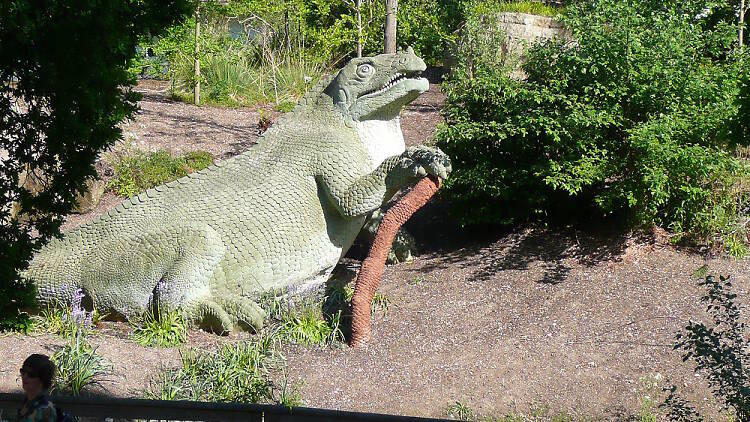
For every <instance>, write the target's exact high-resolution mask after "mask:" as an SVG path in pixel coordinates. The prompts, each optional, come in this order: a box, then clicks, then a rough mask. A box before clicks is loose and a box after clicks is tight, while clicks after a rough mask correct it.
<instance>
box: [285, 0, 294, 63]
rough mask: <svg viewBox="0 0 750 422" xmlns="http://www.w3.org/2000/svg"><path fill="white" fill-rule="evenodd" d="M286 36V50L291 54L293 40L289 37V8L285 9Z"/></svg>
mask: <svg viewBox="0 0 750 422" xmlns="http://www.w3.org/2000/svg"><path fill="white" fill-rule="evenodd" d="M284 38H285V41H286V52H287V53H289V54H291V52H292V41H291V40H290V39H289V8H288V7H287V8H286V10H284Z"/></svg>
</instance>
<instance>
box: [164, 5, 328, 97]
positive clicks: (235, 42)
mask: <svg viewBox="0 0 750 422" xmlns="http://www.w3.org/2000/svg"><path fill="white" fill-rule="evenodd" d="M194 24H195V22H194V21H192V22H187V23H185V24H184V25H182V26H180V27H175V28H173V29H172V30H171V31H170V33H169V35H168V36H167V37H165V38H163V39H162V40H160V41H159V43H158V44H157V50H159V51H161V52H162V53H163V54H164V55H165V57H166V59H167V60H168V61H169V71H168V75H166V76H167V77H168V78H169V79H170V80H171V81H172V91H173V94H174V96H175V97H176V98H177V99H181V100H185V101H193V86H194V85H195V83H196V79H195V72H194V53H193V50H194V46H195V40H194V37H193V36H192V35H191V31H190V28H191V26H192V25H194ZM247 25H248V26H247V27H246V31H243V33H242V34H239V35H236V36H234V37H233V36H232V33H231V32H230V30H229V27H228V20H227V18H226V17H223V16H222V15H219V14H215V13H213V14H209V17H207V18H206V19H205V20H204V22H202V25H201V28H202V29H201V30H202V33H201V37H200V38H199V40H198V42H199V48H200V51H201V55H200V58H199V60H200V66H201V75H200V84H201V93H202V95H201V103H206V104H214V105H222V106H249V105H254V104H258V103H268V102H273V103H275V104H277V105H278V104H280V103H282V102H285V101H292V102H296V101H297V99H298V98H300V97H301V96H302V94H304V93H305V92H306V91H307V90H308V89H309V88H310V87H312V86H314V84H315V83H316V82H317V80H318V79H319V78H320V76H321V75H322V74H323V73H324V72H325V70H326V68H325V66H324V65H323V64H322V63H320V62H315V61H313V60H309V59H308V58H306V57H305V56H304V55H302V54H301V52H293V51H290V50H288V49H285V48H281V47H280V46H279V44H278V40H276V39H275V38H274V35H273V34H272V33H270V32H268V31H265V30H260V31H257V30H256V29H254V28H255V27H254V26H252V25H251V24H250V23H248V24H247ZM251 34H252V35H251Z"/></svg>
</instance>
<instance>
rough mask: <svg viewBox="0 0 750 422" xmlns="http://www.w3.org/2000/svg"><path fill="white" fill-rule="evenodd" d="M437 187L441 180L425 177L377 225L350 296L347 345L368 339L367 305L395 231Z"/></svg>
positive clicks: (376, 286) (375, 286)
mask: <svg viewBox="0 0 750 422" xmlns="http://www.w3.org/2000/svg"><path fill="white" fill-rule="evenodd" d="M439 188H440V179H439V178H437V177H434V176H429V177H425V178H424V179H422V180H420V181H419V182H417V184H416V185H414V187H413V188H412V189H411V191H409V193H407V194H406V195H404V197H403V198H401V199H400V200H399V201H398V202H397V203H396V205H394V206H393V207H391V209H389V210H388V211H387V212H386V213H385V216H384V217H383V220H382V221H381V222H380V227H378V232H377V234H376V235H375V240H374V241H373V242H372V246H371V247H370V252H369V253H368V254H367V257H366V258H365V260H364V261H362V267H361V268H360V270H359V275H358V276H357V282H356V284H355V286H354V296H353V297H352V338H351V342H350V345H351V346H352V347H356V346H357V345H359V344H362V343H364V342H366V341H367V340H369V339H370V306H371V303H372V298H373V297H374V296H375V292H376V291H377V290H378V286H379V285H380V279H381V278H382V277H383V269H384V268H385V260H386V258H387V257H388V251H390V249H391V244H392V243H393V239H394V238H395V237H396V232H398V229H399V228H400V227H401V225H403V224H404V223H405V222H406V220H408V219H409V217H411V216H412V214H414V213H415V212H416V211H417V210H418V209H420V208H422V206H423V205H424V204H426V203H427V201H429V200H430V198H432V196H433V195H435V192H437V191H438V189H439Z"/></svg>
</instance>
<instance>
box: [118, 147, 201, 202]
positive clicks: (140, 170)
mask: <svg viewBox="0 0 750 422" xmlns="http://www.w3.org/2000/svg"><path fill="white" fill-rule="evenodd" d="M112 161H113V162H112V167H113V168H114V172H115V174H114V177H113V178H112V180H110V182H109V185H108V188H109V189H111V190H112V191H113V192H115V193H116V194H118V195H120V196H125V197H133V196H135V195H137V194H139V193H141V192H143V191H145V190H146V189H150V188H153V187H154V186H158V185H162V184H164V183H167V182H171V181H173V180H176V179H179V178H180V177H183V176H186V175H187V174H189V173H192V172H194V171H198V170H203V169H204V168H206V167H208V166H210V165H211V163H212V162H213V157H212V156H211V154H210V153H208V152H206V151H193V152H190V153H188V154H185V155H183V156H181V157H174V156H172V155H171V154H170V153H168V152H167V151H156V152H151V153H145V152H142V151H131V152H127V153H125V154H124V155H122V156H119V157H114V159H113V160H112Z"/></svg>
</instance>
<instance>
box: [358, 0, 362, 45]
mask: <svg viewBox="0 0 750 422" xmlns="http://www.w3.org/2000/svg"><path fill="white" fill-rule="evenodd" d="M357 57H362V0H357Z"/></svg>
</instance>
